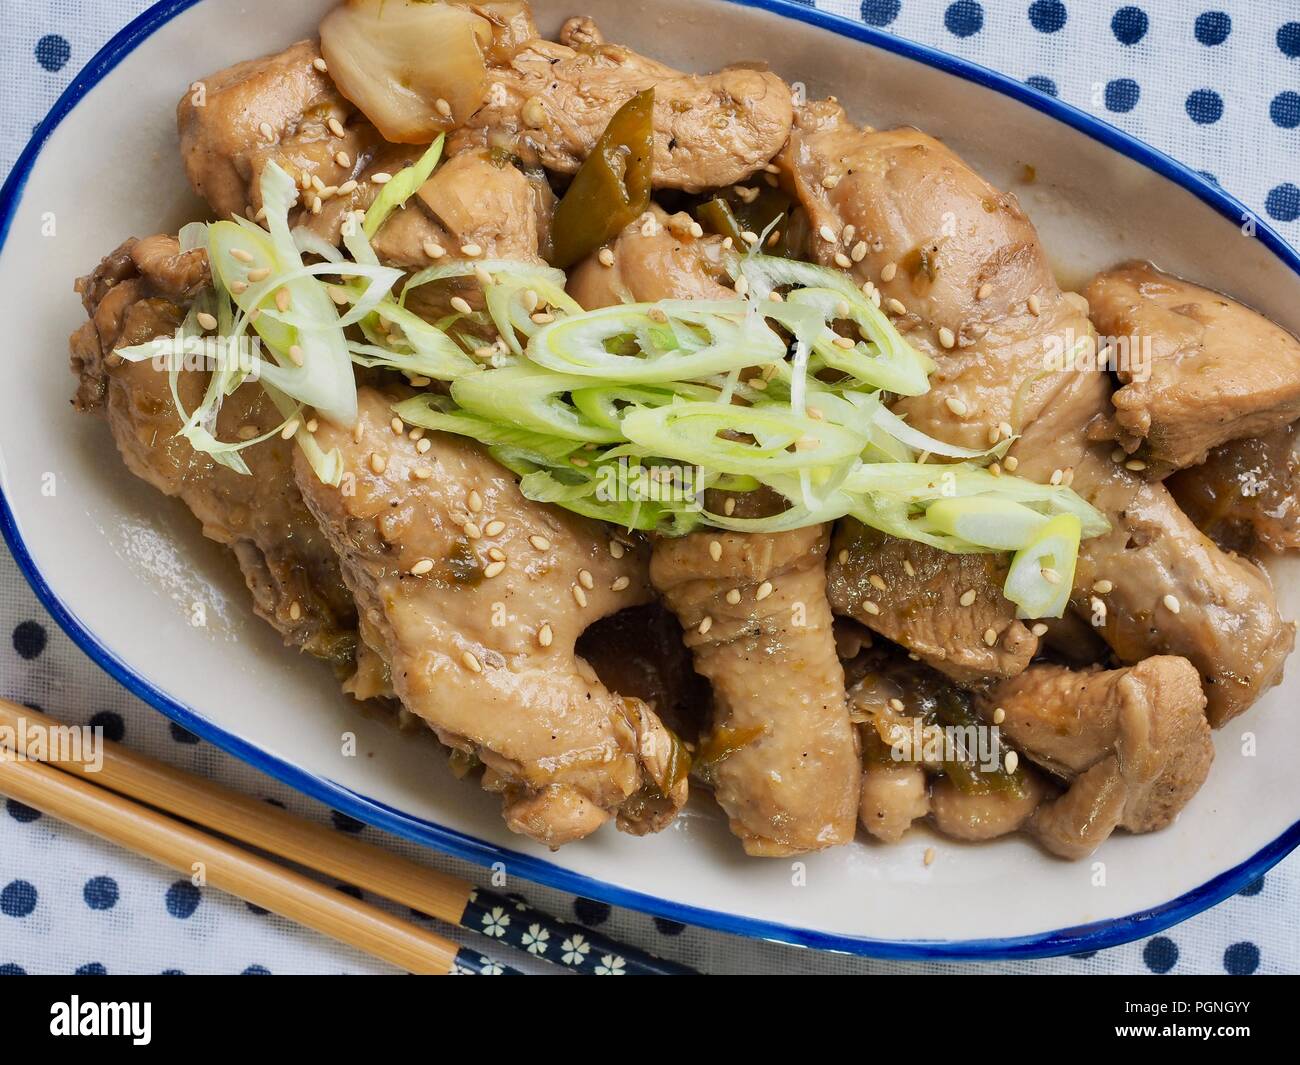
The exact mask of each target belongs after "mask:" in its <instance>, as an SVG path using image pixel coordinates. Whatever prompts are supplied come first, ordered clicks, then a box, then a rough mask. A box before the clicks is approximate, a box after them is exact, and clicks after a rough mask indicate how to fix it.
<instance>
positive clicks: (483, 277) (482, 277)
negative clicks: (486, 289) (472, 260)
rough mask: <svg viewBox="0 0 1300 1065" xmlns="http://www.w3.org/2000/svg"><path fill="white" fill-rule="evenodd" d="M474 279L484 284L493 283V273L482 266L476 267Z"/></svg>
mask: <svg viewBox="0 0 1300 1065" xmlns="http://www.w3.org/2000/svg"><path fill="white" fill-rule="evenodd" d="M474 279H475V280H476V281H478V283H479V284H480V285H484V286H487V285H491V284H492V283H493V279H492V275H491V274H490V273H489V272H488V271H487V270H486V269H485V268H484V267H482V266H476V267H474Z"/></svg>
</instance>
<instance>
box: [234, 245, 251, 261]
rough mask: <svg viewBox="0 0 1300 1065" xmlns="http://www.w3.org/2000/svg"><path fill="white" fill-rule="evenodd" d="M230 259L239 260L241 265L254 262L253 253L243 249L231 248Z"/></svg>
mask: <svg viewBox="0 0 1300 1065" xmlns="http://www.w3.org/2000/svg"><path fill="white" fill-rule="evenodd" d="M230 257H231V258H232V259H238V260H239V261H240V262H241V263H251V262H252V261H253V253H252V252H250V251H245V250H244V249H243V248H231V249H230Z"/></svg>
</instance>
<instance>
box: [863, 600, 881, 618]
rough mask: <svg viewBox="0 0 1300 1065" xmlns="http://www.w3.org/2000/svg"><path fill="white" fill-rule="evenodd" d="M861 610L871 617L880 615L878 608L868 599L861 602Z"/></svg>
mask: <svg viewBox="0 0 1300 1065" xmlns="http://www.w3.org/2000/svg"><path fill="white" fill-rule="evenodd" d="M862 609H863V610H865V611H866V612H867V613H868V614H871V615H873V616H874V615H876V614H879V613H880V607H879V606H878V605H877V604H876V603H873V602H872V601H871V600H870V599H864V600H863V601H862Z"/></svg>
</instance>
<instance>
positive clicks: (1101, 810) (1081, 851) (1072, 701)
mask: <svg viewBox="0 0 1300 1065" xmlns="http://www.w3.org/2000/svg"><path fill="white" fill-rule="evenodd" d="M980 705H981V711H982V712H983V714H984V716H985V718H986V720H998V721H999V723H1000V726H1001V728H1002V730H1003V732H1004V733H1005V734H1006V736H1007V737H1008V738H1009V739H1010V741H1011V742H1012V743H1013V744H1015V746H1016V747H1017V748H1018V749H1019V750H1020V751H1022V752H1023V753H1024V754H1025V755H1026V756H1027V757H1028V758H1030V759H1031V760H1033V761H1034V762H1036V763H1037V764H1038V765H1041V766H1042V767H1044V768H1045V769H1047V770H1048V771H1049V772H1051V773H1053V774H1055V775H1056V776H1057V777H1059V778H1061V779H1062V780H1065V781H1067V782H1070V784H1071V786H1070V789H1069V791H1068V792H1067V794H1066V795H1065V796H1063V797H1062V798H1061V799H1059V800H1056V801H1054V802H1050V803H1047V804H1045V805H1044V806H1042V807H1040V808H1039V809H1038V810H1037V811H1036V812H1035V814H1034V817H1033V820H1032V822H1031V830H1032V831H1033V832H1034V834H1035V835H1036V836H1038V838H1039V839H1040V840H1041V841H1042V843H1043V845H1044V846H1046V847H1047V848H1048V849H1049V850H1051V851H1052V852H1054V853H1056V854H1059V855H1061V856H1063V857H1066V858H1082V857H1086V856H1087V855H1088V854H1091V853H1092V851H1093V850H1094V849H1095V848H1096V847H1097V846H1098V845H1100V843H1101V842H1103V841H1104V840H1105V838H1106V837H1107V836H1109V835H1110V833H1111V832H1112V831H1113V830H1114V829H1115V828H1124V829H1126V830H1127V831H1129V832H1154V831H1156V830H1157V829H1160V828H1164V827H1165V826H1166V825H1168V824H1169V823H1170V822H1171V821H1173V819H1174V818H1175V817H1176V816H1177V815H1178V813H1179V811H1181V810H1182V809H1183V807H1185V806H1186V805H1187V803H1188V802H1189V801H1191V798H1192V796H1193V795H1195V794H1196V792H1197V791H1198V790H1199V789H1200V786H1201V785H1202V784H1203V783H1204V782H1205V778H1206V776H1207V775H1208V774H1209V771H1210V764H1211V763H1212V762H1213V761H1214V747H1213V745H1212V744H1211V742H1210V728H1209V725H1208V723H1207V722H1206V719H1205V714H1204V708H1205V696H1204V694H1203V693H1202V691H1201V685H1200V676H1199V675H1198V673H1197V671H1196V669H1195V667H1194V666H1193V665H1192V664H1191V663H1190V662H1188V661H1187V660H1186V659H1184V658H1176V657H1173V656H1170V655H1162V656H1157V657H1154V658H1148V659H1146V660H1145V661H1143V662H1140V663H1138V664H1137V665H1136V666H1131V667H1127V668H1124V669H1113V670H1100V669H1097V670H1081V671H1074V670H1069V669H1066V668H1064V667H1062V666H1055V665H1036V666H1031V667H1030V668H1029V669H1028V670H1026V671H1025V672H1024V673H1022V674H1021V675H1020V676H1018V677H1015V678H1014V679H1012V680H1009V681H1006V682H1005V683H1003V684H1000V685H999V686H998V687H996V688H994V689H993V690H992V691H991V692H989V693H988V694H987V695H985V696H983V697H981V698H980ZM998 708H1000V709H1001V710H1002V714H1000V715H999V714H997V713H996V711H997V709H998Z"/></svg>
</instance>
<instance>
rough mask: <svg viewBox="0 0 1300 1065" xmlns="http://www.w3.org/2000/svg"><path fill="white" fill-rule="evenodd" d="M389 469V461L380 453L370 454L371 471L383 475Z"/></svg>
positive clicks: (373, 452)
mask: <svg viewBox="0 0 1300 1065" xmlns="http://www.w3.org/2000/svg"><path fill="white" fill-rule="evenodd" d="M387 468H388V460H387V459H386V458H384V456H383V455H381V454H380V453H379V452H378V451H372V452H370V469H371V472H373V473H383V472H384V470H386V469H387Z"/></svg>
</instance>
